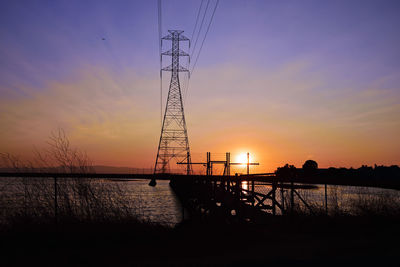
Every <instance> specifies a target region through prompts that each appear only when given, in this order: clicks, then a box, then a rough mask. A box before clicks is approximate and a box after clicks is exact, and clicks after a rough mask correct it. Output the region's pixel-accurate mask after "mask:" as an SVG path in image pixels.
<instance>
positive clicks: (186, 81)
mask: <svg viewBox="0 0 400 267" xmlns="http://www.w3.org/2000/svg"><path fill="white" fill-rule="evenodd" d="M203 4H204V0H201V2H200V6H199V8H198V10H197V16H196V22H195V24H194V28H193V32H192V35H191V37H190V40H191V41H193V37H194V33H195V32H196V29H197V24H198V22H199V18H200V13H201V10H202V7H203ZM207 5H208V4H207ZM205 11H207V7H206V10H205ZM203 21H204V17H203ZM199 34H200V31H199V32H198V34H197V36H199ZM197 38H198V37H197ZM190 51H191V49H190V46H189V54H193V53H191V52H190ZM189 65H190V57H189V59H188V61H187V62H186V69H189ZM189 76H190V75H189V72H188V73H187V75H186V76H185V84H184V86H183V96H184V100H185V99H186V93H187V90H188V87H189V79H190V78H189Z"/></svg>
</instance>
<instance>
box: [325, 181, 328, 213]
mask: <svg viewBox="0 0 400 267" xmlns="http://www.w3.org/2000/svg"><path fill="white" fill-rule="evenodd" d="M325 213H326V215H328V188H327V185H326V184H325Z"/></svg>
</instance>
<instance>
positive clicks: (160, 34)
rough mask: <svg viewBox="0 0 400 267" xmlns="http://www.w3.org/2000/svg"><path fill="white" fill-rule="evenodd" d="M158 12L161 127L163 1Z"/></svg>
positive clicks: (159, 2)
mask: <svg viewBox="0 0 400 267" xmlns="http://www.w3.org/2000/svg"><path fill="white" fill-rule="evenodd" d="M157 10H158V52H159V55H160V120H161V127H162V121H163V112H162V106H163V105H162V71H161V69H162V55H161V53H162V39H161V38H162V20H161V19H162V17H161V0H158V1H157Z"/></svg>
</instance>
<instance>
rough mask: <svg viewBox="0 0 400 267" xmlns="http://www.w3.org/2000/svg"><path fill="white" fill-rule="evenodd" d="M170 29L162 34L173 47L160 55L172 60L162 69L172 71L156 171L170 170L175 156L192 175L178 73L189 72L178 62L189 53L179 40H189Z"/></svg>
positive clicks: (180, 32)
mask: <svg viewBox="0 0 400 267" xmlns="http://www.w3.org/2000/svg"><path fill="white" fill-rule="evenodd" d="M168 32H169V34H168V35H167V36H165V37H163V38H162V40H169V41H172V46H171V49H170V50H168V51H166V52H163V53H161V57H162V56H171V57H172V63H171V65H169V66H167V67H165V68H162V69H161V71H170V72H171V83H170V85H169V91H168V98H167V103H166V106H165V112H164V119H163V123H162V128H161V136H160V141H159V144H158V152H157V158H156V163H155V166H154V174H158V173H168V172H169V171H170V166H169V163H170V161H171V160H172V159H175V160H176V162H179V163H183V162H185V163H187V164H185V165H186V173H187V174H191V173H192V169H191V164H190V163H191V159H190V149H189V139H188V134H187V130H186V121H185V114H184V111H183V102H182V94H181V87H180V83H179V72H189V71H188V70H187V69H186V68H184V67H182V66H181V65H180V64H179V58H180V57H182V56H187V57H188V56H189V54H187V53H186V52H184V51H183V50H181V49H180V48H179V43H180V42H181V41H189V39H188V38H187V37H185V36H184V35H183V34H182V33H183V31H177V30H169V31H168ZM189 42H190V41H189Z"/></svg>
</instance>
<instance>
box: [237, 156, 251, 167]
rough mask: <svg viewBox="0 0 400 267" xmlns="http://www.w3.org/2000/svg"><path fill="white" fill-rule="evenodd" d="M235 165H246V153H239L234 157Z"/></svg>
mask: <svg viewBox="0 0 400 267" xmlns="http://www.w3.org/2000/svg"><path fill="white" fill-rule="evenodd" d="M235 162H236V163H243V164H245V163H247V153H240V154H238V155H237V156H236V158H235ZM250 162H251V157H250Z"/></svg>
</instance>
